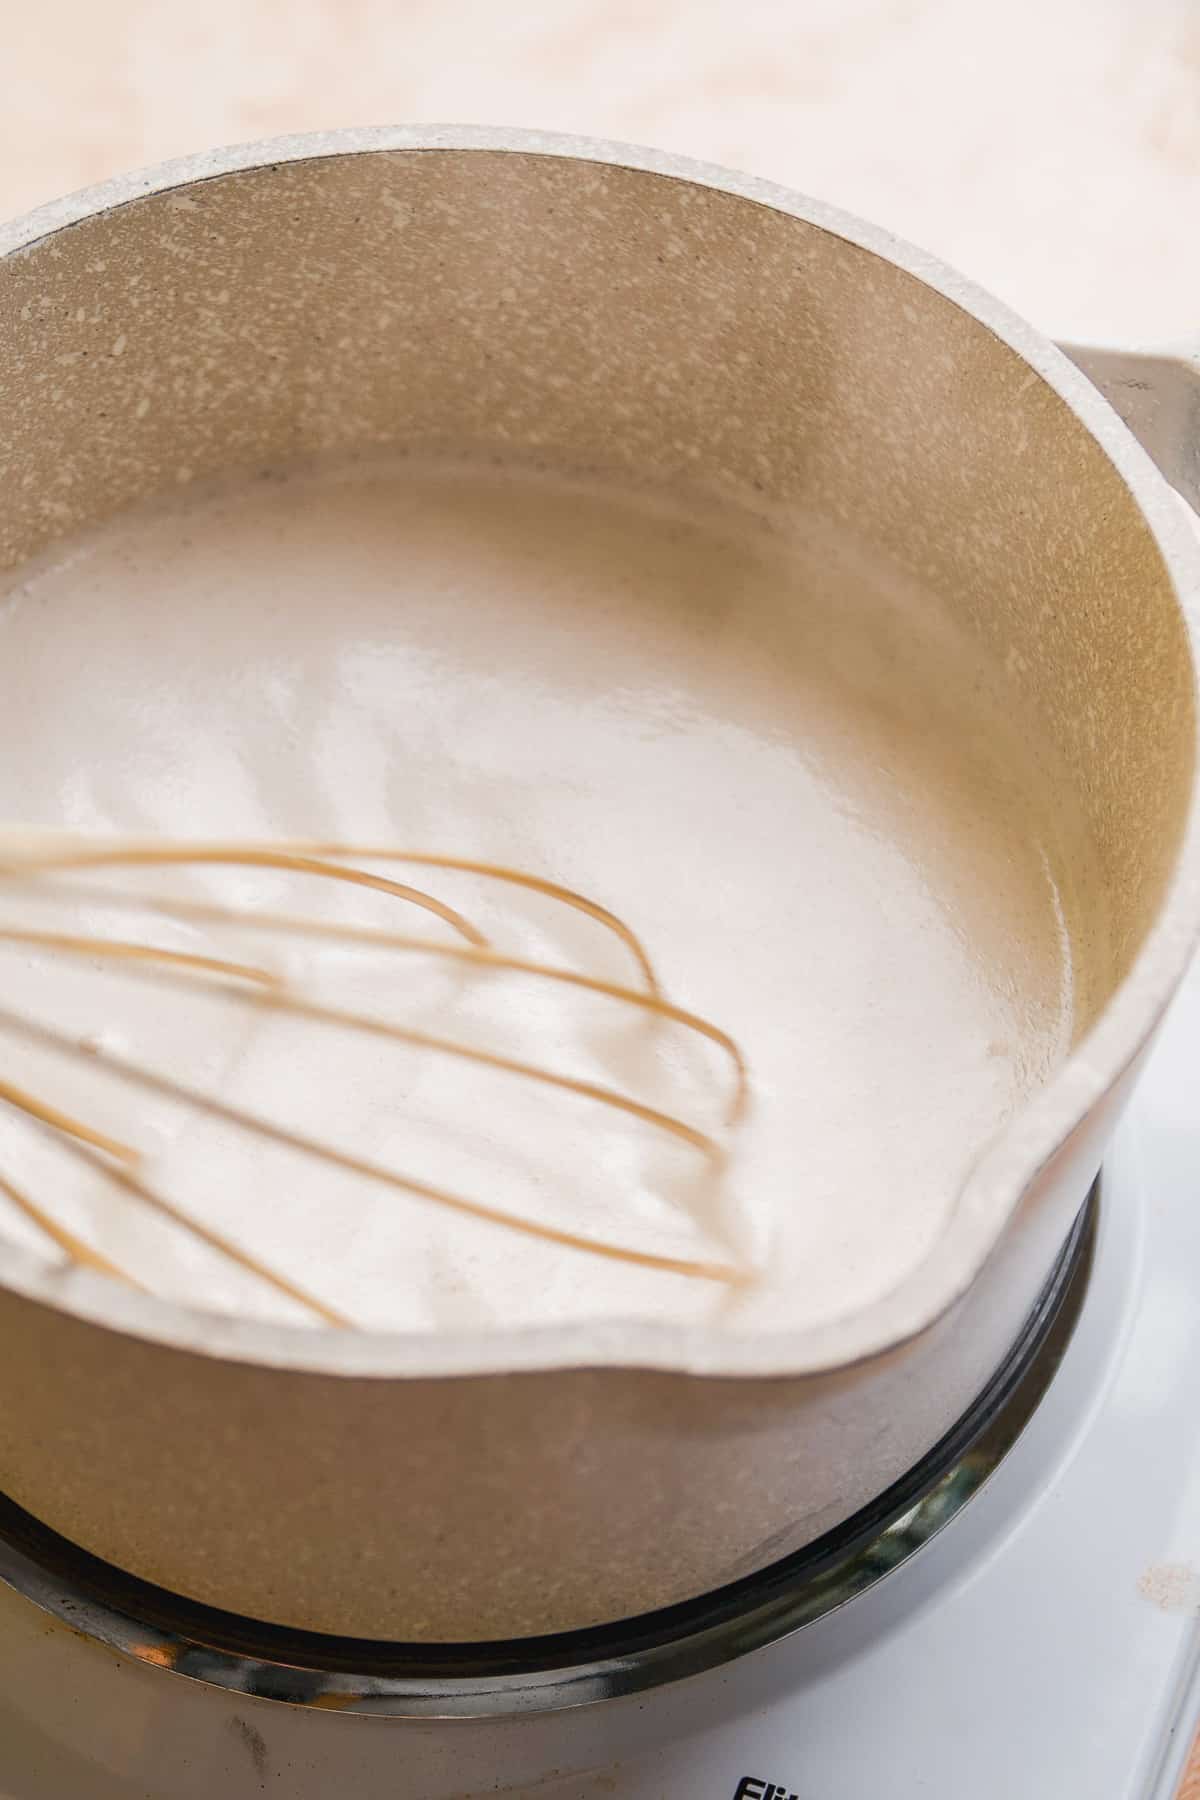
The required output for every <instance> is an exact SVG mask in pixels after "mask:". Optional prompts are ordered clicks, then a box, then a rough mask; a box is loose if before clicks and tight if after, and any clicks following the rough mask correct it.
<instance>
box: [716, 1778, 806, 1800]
mask: <svg viewBox="0 0 1200 1800" xmlns="http://www.w3.org/2000/svg"><path fill="white" fill-rule="evenodd" d="M733 1800H800V1796H799V1794H793V1793H792V1792H791V1790H790V1789H789V1787H788V1785H787V1782H786V1781H763V1780H762V1779H761V1777H760V1776H758V1775H743V1776H742V1779H741V1780H740V1781H739V1782H738V1784H737V1788H736V1790H735V1792H734V1796H733Z"/></svg>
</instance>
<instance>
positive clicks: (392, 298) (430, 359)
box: [0, 150, 1194, 1055]
mask: <svg viewBox="0 0 1200 1800" xmlns="http://www.w3.org/2000/svg"><path fill="white" fill-rule="evenodd" d="M0 390H2V391H3V393H4V396H5V412H6V416H5V431H4V441H3V448H2V454H3V462H2V463H0V557H2V559H3V566H4V567H6V568H8V569H17V568H19V567H21V566H22V565H24V564H25V563H26V562H28V561H29V559H31V558H36V557H39V556H40V557H41V558H43V560H44V559H45V558H47V557H50V558H51V559H52V558H53V556H54V554H55V547H56V546H57V545H59V544H60V543H61V542H63V541H66V540H70V539H71V538H72V536H73V534H77V533H79V532H81V531H83V530H84V529H86V528H88V527H92V526H95V525H97V524H98V523H100V522H101V521H103V520H105V519H107V518H109V517H111V516H113V515H115V514H118V513H120V512H122V511H124V510H125V509H128V508H130V507H133V506H136V505H139V504H140V503H142V502H145V501H148V500H150V499H152V498H153V497H155V496H163V495H171V494H173V495H176V496H180V495H182V494H185V493H187V492H190V491H193V490H195V489H197V488H198V487H200V486H202V485H203V484H204V483H206V482H209V481H212V480H214V479H216V478H223V477H226V476H229V475H231V474H233V473H236V472H238V471H243V472H247V473H250V474H259V473H262V472H264V471H269V472H277V471H279V470H281V469H287V468H288V467H290V466H292V465H295V464H298V463H303V462H304V461H305V460H306V459H313V458H316V459H336V458H337V457H339V456H342V457H345V456H346V455H351V456H355V457H362V458H364V459H368V460H369V458H368V453H369V454H370V456H386V454H387V453H388V452H390V451H395V452H403V453H405V454H406V455H409V456H414V455H416V454H417V453H420V454H422V455H425V456H426V457H437V456H442V457H444V458H450V459H453V458H461V457H462V455H463V453H464V452H470V453H471V455H472V456H473V457H474V458H475V459H476V460H477V462H478V461H479V459H486V458H487V457H489V456H492V455H496V456H500V457H503V458H504V459H506V460H507V461H512V462H517V463H521V464H522V465H523V466H524V467H526V468H532V469H535V470H536V469H539V468H540V469H542V470H560V469H567V470H570V471H573V472H574V475H575V476H577V477H580V478H584V477H587V476H588V475H589V474H596V473H598V474H602V475H603V477H604V479H605V480H608V481H611V482H613V483H615V484H617V486H618V487H620V485H621V484H624V491H625V492H626V493H628V494H631V495H632V494H634V493H635V492H636V493H637V494H639V495H640V496H642V498H643V499H646V498H647V497H649V500H648V501H647V503H648V504H652V505H653V506H655V507H658V508H659V509H660V513H661V512H662V509H665V510H666V512H667V513H668V514H669V512H670V508H671V507H672V506H674V505H676V504H679V505H689V504H690V505H694V503H695V499H696V497H697V496H701V497H709V499H710V500H711V503H712V505H713V506H714V507H715V508H716V509H718V510H719V509H720V508H722V507H727V508H731V509H736V508H742V509H746V510H748V511H751V512H754V513H756V514H758V515H761V516H764V517H766V518H768V519H769V520H771V521H773V522H774V528H775V529H776V530H785V531H786V529H787V528H788V525H789V522H796V521H804V522H806V529H807V530H808V531H809V534H810V541H812V533H813V532H817V533H819V534H822V535H821V537H820V542H821V543H823V544H826V545H827V546H828V547H829V566H831V567H832V566H833V565H834V564H835V563H837V562H838V559H839V558H843V559H846V558H851V559H853V558H858V559H859V560H860V564H861V566H863V567H866V566H870V567H871V568H872V569H875V570H886V571H887V572H888V574H887V581H889V582H891V583H892V584H893V585H894V586H895V588H896V591H897V592H899V591H900V590H901V589H903V590H904V591H906V592H909V593H912V594H917V595H920V596H923V597H925V598H926V599H927V600H928V602H929V604H930V605H931V606H933V607H934V608H935V609H938V610H939V611H940V613H941V614H944V615H945V616H946V617H948V618H950V619H952V621H953V623H954V628H955V630H956V631H957V632H958V633H959V634H960V636H961V638H962V640H963V641H964V642H965V643H967V644H969V645H970V646H971V648H972V653H973V654H974V655H975V656H976V657H977V658H978V660H979V663H980V664H981V665H986V666H987V667H988V668H989V669H991V670H993V671H995V673H996V679H997V680H998V681H999V682H1001V683H1002V684H1003V687H1004V692H1005V694H1006V695H1007V698H1008V705H1009V706H1010V708H1011V717H1012V719H1015V720H1019V721H1021V722H1022V725H1021V734H1020V735H1022V736H1023V737H1024V738H1025V740H1026V742H1027V747H1028V746H1037V747H1038V748H1036V749H1034V750H1031V752H1030V754H1031V756H1032V759H1033V761H1032V763H1031V767H1034V765H1036V767H1035V770H1034V773H1035V780H1036V785H1037V795H1036V810H1037V814H1038V819H1039V830H1041V829H1043V828H1044V829H1046V830H1047V831H1049V833H1050V836H1051V837H1052V838H1053V839H1054V841H1055V842H1056V843H1057V845H1058V846H1059V863H1060V865H1061V866H1060V867H1059V868H1058V869H1057V870H1056V880H1057V890H1056V891H1057V892H1058V894H1059V896H1060V899H1061V916H1060V918H1059V921H1058V925H1059V928H1060V930H1061V937H1062V942H1061V949H1062V956H1063V962H1064V967H1065V968H1066V969H1067V971H1068V972H1069V980H1070V985H1071V994H1072V1000H1071V1030H1070V1032H1069V1033H1068V1041H1067V1042H1065V1043H1064V1044H1063V1046H1062V1053H1063V1054H1064V1055H1065V1054H1066V1053H1067V1051H1068V1050H1069V1048H1070V1044H1071V1042H1077V1041H1078V1039H1079V1038H1080V1037H1082V1036H1084V1035H1085V1034H1086V1032H1087V1031H1088V1029H1089V1028H1090V1026H1091V1025H1092V1023H1093V1022H1094V1021H1095V1019H1096V1018H1097V1017H1098V1015H1099V1014H1100V1013H1101V1012H1102V1010H1103V1009H1104V1007H1105V1005H1106V1004H1107V1002H1108V1001H1109V1000H1110V998H1111V997H1112V995H1113V994H1114V992H1115V991H1116V989H1117V987H1118V986H1119V985H1120V983H1121V982H1122V980H1123V978H1124V977H1125V975H1126V974H1127V973H1128V971H1129V969H1130V967H1131V964H1132V962H1133V960H1134V958H1135V957H1136V955H1137V953H1138V950H1139V948H1140V947H1141V946H1142V945H1143V943H1144V942H1145V939H1146V936H1147V932H1148V931H1149V929H1150V926H1151V925H1152V923H1153V922H1154V920H1155V918H1156V916H1157V914H1158V912H1159V911H1160V909H1161V906H1162V903H1163V899H1164V895H1165V893H1166V889H1167V886H1168V883H1169V881H1170V878H1171V874H1172V870H1173V868H1174V865H1175V862H1176V858H1177V855H1178V851H1179V847H1180V843H1181V837H1182V833H1183V829H1184V823H1185V818H1186V814H1187V809H1188V804H1189V798H1190V792H1191V781H1192V761H1193V729H1194V727H1193V703H1192V669H1191V662H1190V656H1189V649H1188V643H1187V638H1186V633H1185V629H1184V626H1183V622H1182V618H1181V615H1180V611H1179V607H1178V604H1177V601H1176V598H1175V595H1174V592H1173V588H1172V584H1171V580H1170V577H1169V574H1168V571H1167V569H1166V567H1165V566H1164V563H1163V561H1162V558H1161V555H1160V552H1159V550H1158V548H1157V545H1156V543H1155V541H1154V539H1153V536H1152V534H1151V532H1150V530H1149V528H1148V527H1147V525H1146V524H1145V522H1144V520H1143V518H1142V516H1141V514H1140V512H1139V510H1138V508H1137V506H1136V504H1135V502H1134V500H1133V498H1132V496H1131V495H1130V493H1129V491H1128V489H1127V488H1126V487H1125V485H1124V483H1123V482H1122V480H1121V478H1120V477H1119V475H1118V474H1117V472H1116V471H1115V470H1114V468H1113V467H1112V465H1111V464H1110V463H1109V461H1108V459H1107V458H1106V456H1105V455H1104V453H1103V451H1102V450H1101V448H1100V446H1099V445H1098V444H1097V442H1096V441H1095V440H1094V439H1093V438H1092V437H1091V435H1090V434H1089V433H1088V431H1087V430H1086V429H1085V428H1084V426H1083V425H1082V424H1081V423H1080V422H1079V421H1078V420H1077V419H1076V418H1075V417H1074V415H1073V414H1072V413H1071V411H1070V409H1069V408H1068V407H1067V406H1066V404H1065V403H1064V402H1063V401H1062V400H1061V399H1060V398H1059V396H1058V395H1057V394H1056V393H1055V392H1054V391H1053V390H1052V389H1051V388H1050V387H1049V386H1048V385H1046V384H1045V383H1044V382H1042V381H1041V380H1040V379H1038V378H1037V377H1036V376H1035V375H1034V374H1033V373H1032V372H1031V371H1030V369H1029V367H1028V365H1027V364H1026V363H1025V362H1024V361H1023V360H1022V359H1021V357H1020V356H1018V355H1017V354H1016V353H1015V352H1014V351H1013V350H1012V349H1010V348H1009V347H1008V346H1007V345H1005V344H1004V343H1003V342H1002V341H1001V340H1000V339H998V338H997V337H996V336H994V335H993V334H992V333H991V332H990V331H988V330H987V329H986V327H984V326H983V325H982V324H981V323H980V322H979V321H977V320H976V319H975V318H973V317H972V316H971V315H970V314H969V313H968V312H966V311H964V310H962V309H961V308H960V307H958V306H957V305H955V304H954V303H953V302H952V301H950V300H949V299H946V298H944V297H943V296H941V295H940V294H938V293H937V292H936V291H934V290H933V289H931V288H929V287H927V286H925V285H924V284H923V283H921V282H920V281H918V280H917V279H915V278H914V277H913V276H911V275H909V274H907V273H906V272H904V271H903V270H902V269H900V268H898V267H896V266H893V265H892V264H890V263H888V262H887V261H885V260H883V259H882V258H880V257H878V256H876V255H874V254H872V253H870V252H868V251H866V250H864V249H862V248H860V247H858V246H856V245H854V244H852V243H851V242H849V241H847V240H846V239H844V238H840V237H838V236H836V235H834V234H833V233H831V232H829V231H827V230H824V229H822V228H820V227H818V226H816V225H813V224H810V223H808V222H806V221H804V220H803V219H799V218H796V217H793V216H790V215H788V214H785V213H783V212H781V211H775V210H773V209H771V208H769V207H767V206H764V205H761V204H757V203H755V202H752V201H750V200H747V199H743V198H740V197H738V196H736V195H733V194H730V193H726V192H722V191H719V190H717V189H713V188H708V187H704V186H700V185H696V184H693V183H691V182H688V181H686V180H682V179H673V178H666V177H663V176H660V175H654V174H650V173H646V172H644V171H640V170H637V169H631V168H624V167H620V166H615V165H602V164H597V163H593V162H590V161H586V160H582V159H580V160H576V159H572V158H569V157H546V156H539V155H534V154H526V153H516V152H498V151H492V152H489V151H483V150H471V151H461V150H460V151H456V150H422V151H386V150H380V151H375V152H370V153H360V154H354V155H337V156H329V157H316V158H312V159H309V160H304V161H297V162H289V163H282V164H276V165H270V166H265V167H260V168H256V169H250V170H246V171H241V172H236V173H231V174H226V175H223V176H220V177H218V178H215V179H211V180H207V181H203V182H197V183H192V184H190V185H188V186H187V187H186V188H181V189H177V190H171V191H168V192H164V193H157V194H151V195H148V196H146V197H145V198H142V199H138V200H134V201H131V202H129V203H127V204H124V205H121V206H119V207H115V208H114V209H112V210H111V211H108V212H106V213H103V214H101V215H99V216H94V217H89V218H87V219H85V220H84V221H82V222H81V223H79V224H76V225H73V226H71V227H69V228H67V229H64V230H61V231H58V232H55V233H53V234H52V235H50V236H48V237H46V238H45V239H43V240H41V241H39V242H35V243H33V244H32V245H31V246H30V247H29V248H28V249H26V250H24V251H22V252H20V253H19V254H14V255H11V256H9V257H8V258H7V260H6V261H5V263H4V265H3V269H2V271H0ZM689 497H690V498H689ZM705 503H706V504H707V501H706V502H705ZM473 516H474V519H475V523H476V525H478V522H479V520H480V519H481V518H483V517H484V514H483V513H481V512H479V511H478V510H477V511H476V513H475V515H473ZM363 528H364V530H369V529H374V527H373V526H371V525H370V524H369V522H367V523H364V527H363ZM488 529H499V527H498V526H496V525H495V521H494V520H493V525H492V526H489V527H488ZM578 529H579V530H580V532H584V531H585V529H586V527H585V526H584V525H582V524H580V525H578ZM701 560H702V559H701V558H698V559H697V565H696V581H697V584H699V582H700V580H701V576H700V572H699V571H700V562H701ZM840 566H843V567H848V566H849V564H848V563H845V562H843V563H842V564H841V565H840ZM852 585H853V584H852V582H850V581H849V579H848V578H847V579H846V580H842V581H840V582H839V581H838V580H832V579H831V581H830V588H829V595H830V599H829V605H830V617H829V631H830V633H831V634H835V633H836V632H837V631H838V630H840V629H842V628H843V627H844V625H845V623H846V619H845V616H844V615H845V613H846V612H847V610H848V608H849V606H850V602H849V600H848V599H847V598H846V596H847V595H848V594H849V592H850V588H851V586H852ZM217 623H219V621H217ZM285 628H286V624H285ZM810 648H811V646H810ZM895 656H896V670H897V680H898V681H903V680H905V679H906V678H907V674H906V667H905V649H904V645H903V644H902V643H901V642H900V641H899V640H898V641H897V646H896V651H895ZM958 666H959V667H960V668H962V669H966V668H967V666H968V665H967V663H966V662H962V663H960V664H959V665H958ZM72 691H74V690H72ZM980 705H981V707H982V706H983V702H982V700H981V702H980ZM962 716H963V717H966V716H967V714H965V713H964V714H962ZM981 716H982V714H981ZM1014 742H1015V739H1014ZM962 743H963V749H962V760H963V763H964V766H965V765H966V764H967V763H968V762H969V761H970V754H971V748H970V744H969V742H968V741H967V740H966V738H964V739H963V740H962ZM943 772H945V771H943ZM954 778H956V777H955V776H954V773H953V771H951V772H950V774H949V775H947V779H954ZM1030 791H1031V793H1032V791H1033V790H1032V788H1031V790H1030ZM1033 804H1034V802H1033V800H1031V806H1032V805H1033ZM10 805H12V806H14V807H16V808H18V809H19V806H20V796H19V794H14V795H13V796H11V797H10ZM33 810H34V812H35V813H36V808H34V809H33ZM39 822H51V823H53V822H57V821H54V820H46V819H41V820H39ZM1047 822H1048V823H1047ZM183 828H184V829H186V826H184V827H183ZM1031 830H1032V824H1031ZM802 849H803V846H801V845H797V846H796V848H795V854H797V855H799V854H801V853H802ZM880 904H881V905H883V904H886V896H885V895H881V896H880Z"/></svg>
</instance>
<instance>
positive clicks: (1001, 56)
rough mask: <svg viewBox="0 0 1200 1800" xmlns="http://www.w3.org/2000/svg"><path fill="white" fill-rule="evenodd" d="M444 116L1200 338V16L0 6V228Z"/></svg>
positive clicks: (654, 7) (1099, 2) (74, 0)
mask: <svg viewBox="0 0 1200 1800" xmlns="http://www.w3.org/2000/svg"><path fill="white" fill-rule="evenodd" d="M449 120H454V121H469V122H476V123H507V124H525V125H537V126H541V127H545V128H550V129H557V130H569V131H579V132H586V133H590V134H593V135H600V136H608V137H616V138H626V139H632V140H635V141H641V142H647V143H655V144H659V145H662V146H664V147H667V148H671V149H674V150H677V151H681V152H685V153H688V154H692V155H696V156H701V157H705V158H709V159H712V160H714V161H718V162H724V163H728V164H732V165H735V166H738V167H741V168H744V169H749V170H753V171H754V172H756V173H758V174H761V175H765V176H768V177H771V178H773V179H776V180H779V181H782V182H785V183H788V184H790V185H792V186H794V187H797V188H800V189H802V190H805V191H807V192H810V193H813V194H817V195H819V196H821V197H822V198H824V199H827V200H831V201H833V202H835V203H837V204H840V205H842V206H845V207H848V208H850V209H851V210H852V211H856V212H860V213H863V214H865V215H867V216H868V217H871V218H874V219H876V220H878V221H879V222H881V223H883V224H886V225H889V226H891V227H892V228H893V229H894V230H897V231H899V232H900V233H901V234H903V235H904V236H907V237H911V238H914V239H916V240H918V241H919V242H921V243H924V244H925V245H926V246H927V247H928V248H930V249H932V250H935V251H937V252H939V253H940V254H941V255H942V256H944V257H945V258H947V259H948V260H949V261H951V262H953V263H956V264H957V265H958V266H959V267H961V268H962V269H964V270H966V271H967V272H968V273H969V274H971V275H973V276H974V277H975V278H976V279H977V280H979V281H981V282H982V283H983V284H984V285H985V286H988V287H991V288H992V289H994V290H995V291H996V292H997V293H999V294H1000V295H1002V296H1003V297H1004V298H1005V299H1006V300H1008V301H1009V302H1010V303H1011V304H1013V305H1015V306H1016V307H1017V308H1018V309H1019V310H1020V311H1022V312H1024V313H1026V314H1027V315H1028V316H1029V317H1030V318H1032V319H1033V320H1035V321H1036V322H1037V323H1038V324H1040V325H1042V326H1043V327H1044V328H1046V329H1047V330H1049V331H1051V332H1055V333H1058V334H1061V335H1069V336H1073V337H1076V338H1091V339H1094V340H1101V339H1122V340H1124V341H1127V342H1138V343H1149V342H1153V341H1156V340H1162V341H1168V340H1178V339H1182V338H1187V337H1190V338H1192V339H1193V340H1194V341H1195V342H1197V343H1198V344H1200V229H1198V228H1197V222H1198V221H1200V7H1198V6H1197V5H1196V4H1195V3H1194V0H1007V4H1006V5H1004V6H1003V7H1001V6H996V5H993V4H984V3H983V0H527V3H526V4H524V5H518V6H516V7H511V6H502V5H500V4H499V0H205V3H204V4H203V5H202V6H187V5H184V4H183V3H182V0H101V3H99V4H97V3H96V0H37V3H36V4H34V5H29V4H18V0H0V214H12V213H16V212H20V211H22V210H24V209H25V208H27V207H31V206H34V205H36V204H38V203H39V202H40V201H42V200H46V199H50V198H53V197H54V196H56V195H58V194H61V193H63V192H65V191H67V190H68V189H71V188H74V187H79V186H81V185H84V184H86V183H89V182H92V181H95V180H98V179H99V178H101V177H103V176H105V175H109V174H111V173H113V172H115V171H117V170H119V169H122V168H128V167H132V166H135V165H137V164H141V163H146V162H153V161H158V160H161V159H163V158H165V157H170V156H176V155H180V154H183V153H186V152H188V151H192V150H197V149H201V148H205V147H208V146H210V145H212V144H214V143H222V142H230V141H236V140H240V139H245V138H253V137H261V136H265V135H269V134H274V133H279V132H286V131H299V130H306V129H315V128H324V127H329V126H336V125H348V124H383V123H395V122H412V121H449ZM1114 1653H1115V1652H1114ZM1193 1784H1194V1785H1193ZM1184 1792H1185V1793H1187V1794H1189V1795H1192V1796H1195V1800H1200V1763H1197V1765H1196V1766H1195V1768H1194V1772H1193V1775H1192V1777H1191V1778H1190V1781H1189V1783H1186V1784H1185V1789H1184Z"/></svg>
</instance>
